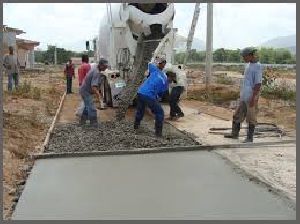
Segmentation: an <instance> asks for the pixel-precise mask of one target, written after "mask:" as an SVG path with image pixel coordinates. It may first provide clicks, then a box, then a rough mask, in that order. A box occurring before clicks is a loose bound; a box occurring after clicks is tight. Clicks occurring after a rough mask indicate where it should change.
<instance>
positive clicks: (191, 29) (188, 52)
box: [183, 3, 200, 67]
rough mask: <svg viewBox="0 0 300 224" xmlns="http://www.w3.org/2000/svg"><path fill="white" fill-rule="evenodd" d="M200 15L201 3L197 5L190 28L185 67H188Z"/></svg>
mask: <svg viewBox="0 0 300 224" xmlns="http://www.w3.org/2000/svg"><path fill="white" fill-rule="evenodd" d="M199 14H200V3H196V4H195V10H194V16H193V20H192V24H191V28H190V31H189V35H188V38H187V42H186V52H185V57H184V62H183V67H185V66H186V64H187V59H188V57H189V55H190V52H191V49H192V43H193V39H194V33H195V28H196V25H197V22H198V19H199Z"/></svg>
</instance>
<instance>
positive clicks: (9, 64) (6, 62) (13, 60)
mask: <svg viewBox="0 0 300 224" xmlns="http://www.w3.org/2000/svg"><path fill="white" fill-rule="evenodd" d="M8 49H9V54H7V55H5V56H4V59H3V66H4V68H5V69H6V72H7V75H8V85H7V89H8V91H9V92H12V89H13V81H14V83H15V88H16V89H17V88H18V85H19V68H20V64H19V60H18V57H17V55H15V54H14V48H13V47H12V46H10V47H9V48H8Z"/></svg>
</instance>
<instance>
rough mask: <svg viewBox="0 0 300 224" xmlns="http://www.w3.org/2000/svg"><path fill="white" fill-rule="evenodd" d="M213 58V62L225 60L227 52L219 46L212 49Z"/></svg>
mask: <svg viewBox="0 0 300 224" xmlns="http://www.w3.org/2000/svg"><path fill="white" fill-rule="evenodd" d="M213 59H214V61H215V62H226V61H227V53H226V51H225V49H224V48H220V49H217V50H215V51H214V53H213Z"/></svg>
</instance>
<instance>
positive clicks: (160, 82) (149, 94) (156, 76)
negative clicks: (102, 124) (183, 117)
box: [134, 57, 169, 137]
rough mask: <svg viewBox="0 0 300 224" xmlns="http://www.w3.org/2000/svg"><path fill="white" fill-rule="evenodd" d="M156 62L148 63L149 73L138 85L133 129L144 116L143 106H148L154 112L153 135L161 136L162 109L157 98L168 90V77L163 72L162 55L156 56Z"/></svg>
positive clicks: (164, 63)
mask: <svg viewBox="0 0 300 224" xmlns="http://www.w3.org/2000/svg"><path fill="white" fill-rule="evenodd" d="M155 62H156V63H149V65H148V70H149V73H150V74H151V75H150V76H149V77H148V78H147V79H146V80H145V81H144V83H143V84H142V85H141V86H140V87H139V89H138V92H137V108H136V114H135V121H134V129H138V128H139V126H140V123H141V121H142V119H143V117H144V113H145V108H146V106H148V107H149V108H150V110H151V112H152V113H153V114H155V135H156V136H157V137H161V136H162V129H163V122H164V110H163V108H162V107H161V105H160V103H159V99H160V98H162V96H163V94H164V93H165V92H166V91H168V88H169V84H168V83H169V81H168V77H167V75H166V74H165V72H163V69H164V67H165V65H166V60H165V59H164V57H159V58H156V61H155Z"/></svg>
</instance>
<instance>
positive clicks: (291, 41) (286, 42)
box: [260, 34, 296, 54]
mask: <svg viewBox="0 0 300 224" xmlns="http://www.w3.org/2000/svg"><path fill="white" fill-rule="evenodd" d="M260 47H273V48H288V49H290V51H291V52H292V53H294V54H295V53H296V34H294V35H289V36H282V37H276V38H274V39H271V40H268V41H266V42H264V43H262V44H261V45H260Z"/></svg>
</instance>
